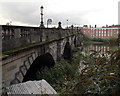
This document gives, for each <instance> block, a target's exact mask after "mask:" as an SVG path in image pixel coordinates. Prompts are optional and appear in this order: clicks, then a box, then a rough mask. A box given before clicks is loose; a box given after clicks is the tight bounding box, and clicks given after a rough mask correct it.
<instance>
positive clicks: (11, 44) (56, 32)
mask: <svg viewBox="0 0 120 96" xmlns="http://www.w3.org/2000/svg"><path fill="white" fill-rule="evenodd" d="M80 31H81V30H80V29H73V28H71V29H62V28H39V27H23V26H10V25H9V26H7V25H2V45H3V46H2V47H3V51H5V50H9V49H13V48H17V47H21V46H25V45H28V44H32V43H36V42H43V41H48V40H51V39H52V40H53V39H54V40H55V39H59V38H61V37H66V36H69V35H72V34H75V33H77V32H80Z"/></svg>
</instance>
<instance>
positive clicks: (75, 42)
mask: <svg viewBox="0 0 120 96" xmlns="http://www.w3.org/2000/svg"><path fill="white" fill-rule="evenodd" d="M74 46H75V47H77V41H76V37H75V39H74Z"/></svg>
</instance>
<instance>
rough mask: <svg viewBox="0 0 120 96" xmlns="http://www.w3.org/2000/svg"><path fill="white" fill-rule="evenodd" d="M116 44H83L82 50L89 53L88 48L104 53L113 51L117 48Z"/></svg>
mask: <svg viewBox="0 0 120 96" xmlns="http://www.w3.org/2000/svg"><path fill="white" fill-rule="evenodd" d="M117 48H118V46H116V45H107V44H99V43H98V44H97V43H96V44H94V43H93V44H84V45H83V52H86V53H88V54H89V52H90V50H94V51H97V52H98V51H100V53H106V52H107V51H114V50H117Z"/></svg>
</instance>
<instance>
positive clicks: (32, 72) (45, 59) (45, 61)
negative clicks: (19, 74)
mask: <svg viewBox="0 0 120 96" xmlns="http://www.w3.org/2000/svg"><path fill="white" fill-rule="evenodd" d="M54 65H55V61H54V59H53V57H52V55H51V54H50V53H46V54H43V55H41V56H38V57H37V58H36V59H35V60H34V61H33V64H32V65H31V66H30V68H29V70H28V71H27V73H26V75H25V76H24V79H23V82H26V81H28V80H36V79H37V78H36V72H37V71H38V70H40V69H41V68H44V67H45V66H47V67H48V68H50V67H52V66H54Z"/></svg>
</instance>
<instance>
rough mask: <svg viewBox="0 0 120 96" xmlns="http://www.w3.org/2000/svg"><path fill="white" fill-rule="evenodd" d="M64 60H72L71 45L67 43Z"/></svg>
mask: <svg viewBox="0 0 120 96" xmlns="http://www.w3.org/2000/svg"><path fill="white" fill-rule="evenodd" d="M63 58H64V59H71V58H72V49H71V45H70V43H69V42H68V41H67V42H66V44H65V47H64V51H63Z"/></svg>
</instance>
